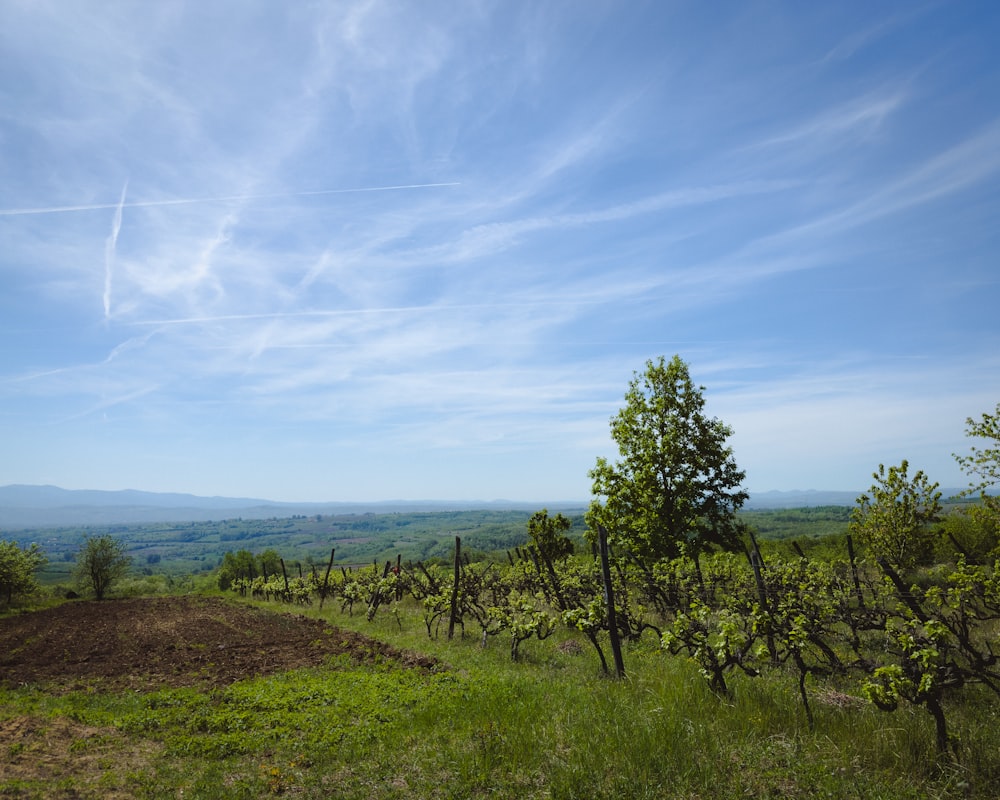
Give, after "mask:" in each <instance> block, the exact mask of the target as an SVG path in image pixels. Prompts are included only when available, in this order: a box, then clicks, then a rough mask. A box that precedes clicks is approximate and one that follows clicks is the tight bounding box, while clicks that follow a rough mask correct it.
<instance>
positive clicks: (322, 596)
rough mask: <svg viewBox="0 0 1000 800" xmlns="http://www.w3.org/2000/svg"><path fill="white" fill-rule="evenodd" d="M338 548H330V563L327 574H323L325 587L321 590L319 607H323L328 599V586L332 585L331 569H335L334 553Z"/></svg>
mask: <svg viewBox="0 0 1000 800" xmlns="http://www.w3.org/2000/svg"><path fill="white" fill-rule="evenodd" d="M336 552H337V548H335V547H334V548H331V549H330V563H329V564H327V565H326V575H324V576H323V588H321V589H320V590H319V607H320V608H323V601H324V600H326V591H327V587H329V585H330V570H331V569H333V555H334V553H336Z"/></svg>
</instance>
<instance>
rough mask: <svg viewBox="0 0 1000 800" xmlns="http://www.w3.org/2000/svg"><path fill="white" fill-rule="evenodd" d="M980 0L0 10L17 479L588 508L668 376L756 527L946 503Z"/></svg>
mask: <svg viewBox="0 0 1000 800" xmlns="http://www.w3.org/2000/svg"><path fill="white" fill-rule="evenodd" d="M998 41H1000V5H998V4H996V3H993V2H982V3H976V2H927V3H919V2H918V3H914V2H909V0H907V2H897V3H893V2H854V3H852V2H845V3H801V2H731V3H725V2H719V3H703V2H670V1H669V0H656V1H655V2H592V1H590V0H566V1H565V2H541V1H540V0H539V1H536V0H531V1H530V2H529V1H528V0H498V2H473V1H471V0H463V2H458V3H456V2H381V1H380V0H371V1H370V2H329V3H304V2H303V3H298V2H296V3H283V2H273V1H269V2H251V1H250V0H239V1H238V2H193V1H192V2H183V1H182V2H157V3H147V2H116V3H107V2H74V3H66V2H62V1H61V0H51V2H46V1H45V0H32V2H27V0H6V2H3V3H2V4H0V353H2V361H0V440H2V442H3V449H4V453H3V458H2V459H0V484H6V483H51V484H56V485H59V486H63V487H65V488H92V489H123V488H134V489H143V490H150V491H178V492H191V493H195V494H204V495H216V494H218V495H231V496H252V497H265V498H269V499H275V500H314V501H321V500H324V501H325V500H345V501H357V500H361V501H364V500H385V499H420V498H436V499H455V500H492V499H495V498H508V499H516V500H524V501H538V502H539V503H544V502H555V501H561V500H577V499H580V500H586V499H587V498H588V497H589V496H590V480H589V478H588V476H587V472H588V470H590V469H591V468H592V467H593V466H594V463H595V461H596V458H597V457H598V456H608V457H612V458H613V457H615V455H616V452H615V448H614V445H613V442H612V441H611V439H610V436H609V426H608V423H609V420H610V418H611V416H612V415H613V414H614V413H615V412H616V411H617V410H618V408H620V406H621V405H622V402H623V396H624V393H625V391H626V388H627V384H628V382H629V380H630V378H631V377H632V375H633V373H634V372H635V371H637V370H640V371H641V370H642V369H643V367H644V364H645V362H646V361H647V359H651V358H656V357H658V356H660V355H664V356H666V357H667V358H670V357H671V356H672V355H674V354H675V353H676V354H679V355H680V356H681V357H682V358H683V359H684V360H685V361H686V362H687V363H688V364H689V365H690V368H691V373H692V377H693V378H694V380H695V381H696V382H697V383H699V384H702V385H704V386H705V387H706V391H705V396H706V399H707V408H708V411H709V413H710V414H712V415H714V416H718V417H719V418H720V419H722V420H723V421H724V422H726V423H727V424H729V425H730V426H732V428H733V429H734V435H733V437H732V440H731V444H732V446H733V448H734V452H735V457H736V460H737V462H738V463H739V464H740V466H741V467H742V468H744V469H745V470H746V472H747V480H746V485H747V487H748V488H749V489H750V491H751V492H755V491H757V492H760V491H765V490H770V489H785V490H790V489H836V490H852V491H853V490H857V491H861V490H864V489H866V488H867V487H868V486H870V485H871V483H872V476H871V473H872V471H873V470H875V469H876V468H877V467H878V464H879V463H882V462H884V463H886V464H891V463H892V464H894V463H898V462H899V461H900V460H901V459H904V458H906V459H908V460H909V461H910V464H911V469H923V470H924V471H925V472H927V473H928V475H929V477H930V478H931V479H932V480H936V481H939V482H941V483H942V485H944V486H961V485H964V484H965V483H966V481H965V478H964V476H963V475H962V474H961V472H960V471H959V470H958V468H957V466H956V465H955V462H954V459H953V458H952V454H953V453H955V452H965V451H967V450H968V446H969V444H970V442H969V441H968V440H967V439H966V437H965V419H966V417H969V416H978V415H980V414H981V413H983V412H987V411H992V410H993V409H994V408H995V407H996V404H997V403H998V401H1000V314H998V307H1000V302H998V301H1000V257H998V252H1000V215H998V211H1000V51H998V49H997V42H998Z"/></svg>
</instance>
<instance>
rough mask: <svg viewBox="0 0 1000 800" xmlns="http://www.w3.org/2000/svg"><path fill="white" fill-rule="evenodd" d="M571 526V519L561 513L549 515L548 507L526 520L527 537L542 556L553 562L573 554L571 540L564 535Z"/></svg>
mask: <svg viewBox="0 0 1000 800" xmlns="http://www.w3.org/2000/svg"><path fill="white" fill-rule="evenodd" d="M571 527H573V522H572V521H571V520H569V519H567V518H566V517H564V516H563V515H562V514H556V515H555V516H554V517H550V516H549V511H548V509H546V508H543V509H542V510H541V511H536V512H535V513H534V514H532V515H531V519H529V520H528V537H529V539H530V540H531V543H532V544H533V545H534V546H535V547H537V548H538V552H539V553H541V555H542V558H544V559H545V560H546V561H548V562H549V563H550V564H554V563H555V562H557V561H562V560H563V559H564V558H568V557H569V556H571V555H573V540H572V539H570V538H569V537H568V536H567V535H566V531H568V530H569V529H570V528H571Z"/></svg>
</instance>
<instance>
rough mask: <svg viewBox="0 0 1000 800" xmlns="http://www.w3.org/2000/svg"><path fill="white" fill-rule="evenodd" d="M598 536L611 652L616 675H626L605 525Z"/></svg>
mask: <svg viewBox="0 0 1000 800" xmlns="http://www.w3.org/2000/svg"><path fill="white" fill-rule="evenodd" d="M597 536H598V538H599V539H600V547H601V575H602V576H603V578H604V600H605V602H606V603H607V606H608V633H609V634H610V636H611V654H612V655H613V656H614V659H615V677H616V678H624V677H625V662H624V661H623V660H622V643H621V639H620V638H619V636H618V614H617V612H616V611H615V589H614V586H612V585H611V563H610V560H609V558H608V532H607V530H605V528H604V526H603V525H598V526H597Z"/></svg>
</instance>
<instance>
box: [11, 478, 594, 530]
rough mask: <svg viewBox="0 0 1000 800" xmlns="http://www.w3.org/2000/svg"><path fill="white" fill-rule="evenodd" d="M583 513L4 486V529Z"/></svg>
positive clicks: (496, 505)
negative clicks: (458, 513) (515, 512)
mask: <svg viewBox="0 0 1000 800" xmlns="http://www.w3.org/2000/svg"><path fill="white" fill-rule="evenodd" d="M543 506H545V507H547V508H548V509H549V510H551V511H567V510H577V509H579V510H582V509H584V508H586V507H587V501H584V500H581V501H579V502H554V503H548V504H538V503H525V502H518V501H512V500H490V501H485V500H484V501H446V500H386V501H383V502H370V503H352V502H333V503H284V502H279V501H275V500H261V499H257V498H249V497H201V496H199V495H193V494H172V493H165V492H140V491H136V490H134V489H125V490H122V491H114V492H112V491H102V490H97V489H60V488H59V487H58V486H25V485H18V484H15V485H11V486H0V529H3V528H13V529H18V528H33V527H56V526H76V525H82V526H90V525H115V524H117V525H126V524H136V523H145V522H150V523H153V522H205V521H209V520H221V519H236V518H242V519H270V518H272V517H277V518H281V517H292V516H297V515H305V516H312V515H314V514H390V513H394V512H398V513H412V512H420V511H468V510H480V509H483V510H489V509H503V510H531V511H534V510H537V509H539V508H541V507H543Z"/></svg>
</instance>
